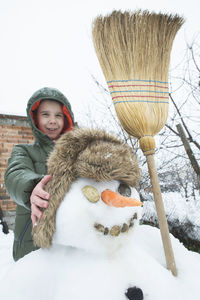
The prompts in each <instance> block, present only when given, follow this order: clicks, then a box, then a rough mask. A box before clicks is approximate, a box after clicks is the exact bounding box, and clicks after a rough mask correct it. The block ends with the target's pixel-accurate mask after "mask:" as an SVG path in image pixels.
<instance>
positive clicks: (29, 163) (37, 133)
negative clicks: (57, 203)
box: [4, 87, 74, 260]
mask: <svg viewBox="0 0 200 300" xmlns="http://www.w3.org/2000/svg"><path fill="white" fill-rule="evenodd" d="M27 116H28V121H29V123H30V126H31V129H32V132H33V135H34V137H35V141H34V143H33V144H28V145H25V144H21V145H16V146H15V147H14V148H13V151H12V154H11V157H10V159H9V161H8V167H7V170H6V172H5V176H4V179H5V185H6V189H7V191H8V194H9V195H10V197H11V198H12V199H13V200H14V201H15V202H16V204H17V207H16V219H15V229H14V245H13V257H14V260H18V259H20V258H21V257H23V256H24V255H26V254H28V253H29V252H31V251H33V250H36V249H38V248H37V247H35V246H34V244H33V240H32V235H31V231H32V226H34V225H35V224H36V222H37V219H38V218H41V217H42V211H41V209H40V208H44V207H47V206H48V200H49V198H50V195H49V194H48V193H47V192H45V189H44V188H45V185H46V183H47V182H48V181H49V180H50V179H51V176H50V175H46V173H47V167H46V160H47V157H48V155H49V153H50V152H51V151H52V150H53V147H54V142H55V140H57V139H58V138H59V137H60V135H61V134H63V133H65V132H67V131H69V130H71V129H72V128H73V127H74V116H73V112H72V110H71V105H70V103H69V101H68V100H67V98H66V97H65V96H64V95H63V94H62V93H61V92H60V91H58V90H57V89H54V88H47V87H45V88H42V89H40V90H38V91H36V92H35V93H34V94H33V96H32V97H31V98H30V99H29V101H28V104H27Z"/></svg>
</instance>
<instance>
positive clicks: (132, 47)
mask: <svg viewBox="0 0 200 300" xmlns="http://www.w3.org/2000/svg"><path fill="white" fill-rule="evenodd" d="M183 22H184V20H183V18H181V17H179V16H178V15H174V16H172V15H167V14H161V13H159V14H156V13H154V12H153V13H149V12H148V11H146V10H145V11H141V10H138V11H136V12H133V13H131V12H124V13H122V12H120V11H113V12H112V13H111V14H110V15H107V16H105V17H102V16H99V17H97V18H96V19H95V20H94V22H93V29H92V35H93V43H94V47H95V50H96V53H97V57H98V59H99V62H100V65H101V68H102V70H103V73H104V76H105V78H106V80H107V83H108V87H109V91H110V94H111V96H112V100H113V103H114V105H115V110H116V113H117V116H118V118H119V120H120V122H121V124H122V126H123V128H124V129H125V130H126V132H127V133H128V134H130V135H132V136H134V137H136V138H138V139H139V143H140V147H141V149H142V151H143V153H144V155H145V156H146V159H147V164H148V170H149V174H150V179H151V184H152V188H153V195H154V200H155V205H156V211H157V215H158V222H159V227H160V232H161V237H162V242H163V247H164V252H165V258H166V265H167V268H168V269H169V270H171V272H172V274H173V275H174V276H177V270H176V264H175V260H174V255H173V250H172V245H171V241H170V236H169V230H168V224H167V220H166V215H165V210H164V205H163V201H162V195H161V190H160V185H159V180H158V174H157V170H156V166H155V161H154V153H155V140H154V136H155V135H156V134H157V133H158V132H159V131H160V130H161V129H162V128H163V126H164V125H165V123H166V120H167V116H168V71H169V62H170V52H171V48H172V43H173V40H174V37H175V35H176V33H177V31H178V30H179V28H180V27H181V25H182V24H183Z"/></svg>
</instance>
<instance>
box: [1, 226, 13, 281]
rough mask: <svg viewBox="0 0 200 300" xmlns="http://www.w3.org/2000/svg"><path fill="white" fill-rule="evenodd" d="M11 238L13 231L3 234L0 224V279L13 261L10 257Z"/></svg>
mask: <svg viewBox="0 0 200 300" xmlns="http://www.w3.org/2000/svg"><path fill="white" fill-rule="evenodd" d="M13 238H14V237H13V232H12V231H10V233H9V234H4V233H3V228H2V225H0V280H1V278H3V276H4V275H5V274H6V273H7V272H8V270H9V268H10V267H11V266H12V264H13V263H14V262H13V259H12V243H13Z"/></svg>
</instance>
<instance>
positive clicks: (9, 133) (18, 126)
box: [0, 114, 34, 215]
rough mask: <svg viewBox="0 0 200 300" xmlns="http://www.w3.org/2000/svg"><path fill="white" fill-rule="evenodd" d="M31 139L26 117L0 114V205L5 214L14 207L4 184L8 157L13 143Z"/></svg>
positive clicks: (30, 140) (27, 142) (25, 142)
mask: <svg viewBox="0 0 200 300" xmlns="http://www.w3.org/2000/svg"><path fill="white" fill-rule="evenodd" d="M33 140H34V137H33V135H32V132H31V129H30V127H29V125H28V122H27V118H26V117H21V116H13V115H3V114H0V207H1V209H2V210H3V213H4V214H5V215H8V214H9V213H11V214H12V212H14V211H15V208H16V206H15V203H14V202H13V200H12V199H10V197H9V196H8V194H7V192H6V189H5V184H4V173H5V170H6V167H7V162H8V158H9V157H10V154H11V151H12V148H13V146H14V145H16V144H30V143H32V142H33Z"/></svg>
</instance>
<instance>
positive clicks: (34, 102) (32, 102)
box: [26, 87, 74, 143]
mask: <svg viewBox="0 0 200 300" xmlns="http://www.w3.org/2000/svg"><path fill="white" fill-rule="evenodd" d="M42 100H56V101H58V102H60V103H61V104H62V105H63V113H64V116H65V125H64V129H63V133H64V132H67V131H69V130H71V129H72V128H73V127H74V114H73V112H72V108H71V104H70V103H69V101H68V99H67V98H66V97H65V96H64V95H63V94H62V93H61V92H60V91H59V90H57V89H55V88H49V87H44V88H41V89H39V90H38V91H36V92H35V93H34V94H33V95H32V96H31V98H30V99H29V101H28V103H27V108H26V113H27V117H28V122H29V124H30V126H31V129H32V132H33V135H34V136H35V139H36V140H37V141H42V142H43V143H50V142H51V139H50V138H49V137H48V136H47V135H46V134H44V133H43V132H41V131H40V130H39V129H38V128H37V126H36V125H35V121H34V114H36V111H37V109H38V106H39V104H40V102H41V101H42Z"/></svg>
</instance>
